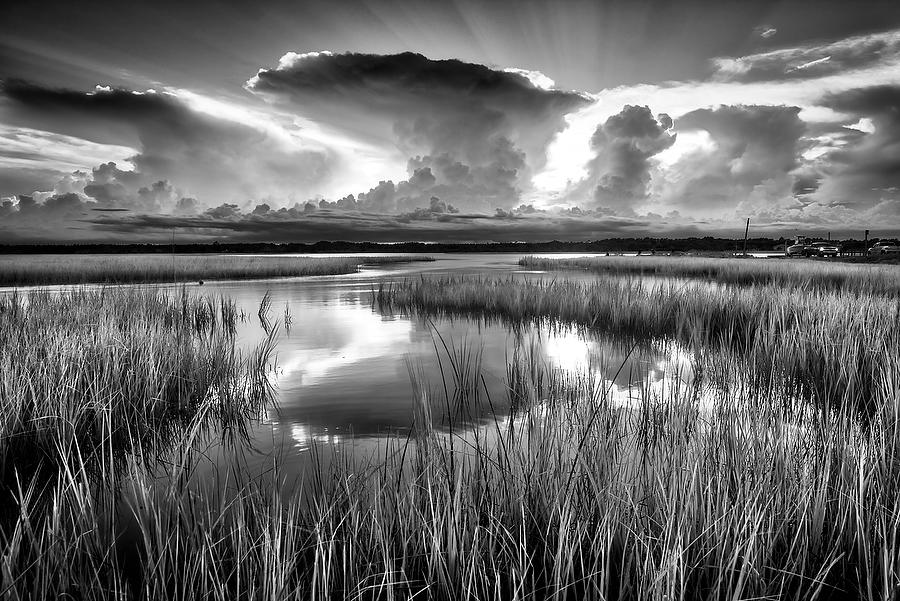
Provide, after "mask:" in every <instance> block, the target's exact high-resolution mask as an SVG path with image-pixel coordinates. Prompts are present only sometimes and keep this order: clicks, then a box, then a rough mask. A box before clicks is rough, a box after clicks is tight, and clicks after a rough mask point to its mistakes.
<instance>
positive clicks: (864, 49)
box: [713, 31, 900, 82]
mask: <svg viewBox="0 0 900 601" xmlns="http://www.w3.org/2000/svg"><path fill="white" fill-rule="evenodd" d="M760 35H761V34H760ZM898 59H900V32H897V31H890V32H885V33H875V34H869V35H863V36H856V37H850V38H845V39H842V40H838V41H836V42H830V43H823V44H813V45H808V46H800V47H794V48H783V49H779V50H772V51H769V52H762V53H759V54H751V55H748V56H742V57H740V58H717V59H715V60H714V61H713V66H714V69H715V73H714V78H715V79H717V80H719V81H734V82H753V81H777V80H783V79H808V78H816V77H821V76H823V75H830V74H834V73H841V72H845V71H849V70H853V69H861V68H866V67H871V66H873V65H876V64H879V63H882V64H884V63H887V64H891V63H893V64H896V63H897V60H898Z"/></svg>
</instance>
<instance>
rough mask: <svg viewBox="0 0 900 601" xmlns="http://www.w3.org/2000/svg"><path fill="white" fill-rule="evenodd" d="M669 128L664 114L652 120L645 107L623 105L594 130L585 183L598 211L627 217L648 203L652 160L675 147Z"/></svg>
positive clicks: (651, 115)
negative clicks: (591, 154) (592, 153)
mask: <svg viewBox="0 0 900 601" xmlns="http://www.w3.org/2000/svg"><path fill="white" fill-rule="evenodd" d="M672 126H673V121H672V118H671V117H670V116H669V115H667V114H664V113H663V114H660V115H658V116H657V117H654V116H653V113H651V112H650V108H649V107H647V106H636V105H626V106H625V107H624V108H623V109H622V110H621V111H620V112H619V113H617V114H615V115H613V116H611V117H609V118H608V119H607V120H606V121H605V122H604V123H603V124H601V125H599V126H598V127H597V129H596V130H595V131H594V135H593V136H592V137H591V148H593V149H594V151H595V152H596V156H595V157H594V159H593V160H591V162H590V163H589V165H588V168H587V170H588V177H587V179H586V180H585V183H584V185H586V186H589V187H590V192H591V196H592V199H593V201H594V204H595V205H596V206H597V207H599V208H601V209H603V210H605V211H609V212H612V213H620V214H621V213H624V214H628V213H632V212H633V211H634V209H635V208H636V207H637V206H638V205H640V204H642V203H643V202H644V201H646V200H647V198H648V193H649V184H650V179H651V175H650V172H651V158H652V157H653V156H655V155H657V154H659V153H660V152H662V151H664V150H665V149H667V148H669V147H670V146H672V144H674V143H675V135H673V134H671V133H670V132H669V130H670V129H671V128H672ZM582 187H584V186H582Z"/></svg>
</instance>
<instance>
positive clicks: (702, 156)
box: [662, 105, 816, 212]
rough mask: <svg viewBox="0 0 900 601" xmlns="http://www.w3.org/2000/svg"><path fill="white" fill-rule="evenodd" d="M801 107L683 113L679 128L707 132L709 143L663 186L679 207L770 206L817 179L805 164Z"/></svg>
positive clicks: (685, 160)
mask: <svg viewBox="0 0 900 601" xmlns="http://www.w3.org/2000/svg"><path fill="white" fill-rule="evenodd" d="M799 113H800V109H799V108H798V107H788V106H743V105H738V106H720V107H718V108H715V109H699V110H695V111H692V112H690V113H687V114H686V115H683V116H682V117H679V119H678V122H677V123H676V125H675V128H676V130H677V131H678V132H705V133H706V134H707V135H708V137H709V140H710V141H711V143H712V144H711V147H710V148H708V149H704V150H699V151H697V152H694V153H691V154H688V155H686V156H683V157H681V158H680V160H679V161H678V163H676V164H675V165H674V166H673V167H672V168H671V171H672V172H673V173H674V174H676V175H677V177H676V178H674V179H673V181H671V182H668V186H667V187H666V188H665V189H664V190H663V191H662V194H663V196H664V198H663V200H664V202H665V203H666V204H667V205H671V206H674V208H677V209H690V210H694V211H714V212H721V211H727V210H731V209H734V208H735V207H736V206H738V205H739V204H740V203H745V204H749V205H750V206H752V207H755V208H759V207H767V206H768V205H770V204H771V203H773V202H775V201H778V200H783V199H785V198H787V197H790V195H791V193H792V192H793V191H797V190H799V191H804V190H806V189H807V188H810V187H814V186H815V185H816V176H815V174H811V173H808V172H797V173H794V172H795V170H797V169H798V168H799V167H800V166H801V161H800V153H801V151H802V149H803V148H804V145H803V143H802V142H801V139H802V137H803V135H804V133H805V131H806V126H805V124H804V122H803V121H802V120H801V119H800V117H799Z"/></svg>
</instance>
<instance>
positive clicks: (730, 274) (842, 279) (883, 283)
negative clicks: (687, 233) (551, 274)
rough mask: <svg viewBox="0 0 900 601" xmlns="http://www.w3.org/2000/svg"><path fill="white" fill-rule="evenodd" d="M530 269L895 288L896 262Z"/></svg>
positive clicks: (633, 262)
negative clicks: (871, 263) (881, 263)
mask: <svg viewBox="0 0 900 601" xmlns="http://www.w3.org/2000/svg"><path fill="white" fill-rule="evenodd" d="M519 265H520V266H522V267H525V268H527V269H531V270H537V271H553V270H579V271H588V272H591V273H598V274H607V275H619V276H627V275H636V276H642V275H656V276H668V277H687V278H702V279H708V280H714V281H717V282H721V283H725V284H739V285H744V286H746V285H753V284H755V285H767V284H772V285H777V286H791V287H799V288H802V289H806V290H852V291H855V292H857V293H875V294H889V295H896V294H898V293H900V267H898V266H897V265H857V264H849V263H841V262H825V261H814V260H809V259H791V260H779V259H735V258H709V257H581V258H574V259H553V258H546V257H533V256H529V257H522V258H521V259H520V260H519Z"/></svg>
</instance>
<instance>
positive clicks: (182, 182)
mask: <svg viewBox="0 0 900 601" xmlns="http://www.w3.org/2000/svg"><path fill="white" fill-rule="evenodd" d="M0 107H2V111H3V112H2V114H3V117H4V120H5V121H6V122H7V123H8V124H12V125H13V126H18V127H27V128H35V129H41V130H44V131H48V132H54V133H56V134H61V135H65V136H70V137H76V138H80V139H83V140H87V141H90V142H91V143H93V144H104V145H114V146H115V147H117V148H121V147H123V146H124V147H130V148H135V149H137V154H135V155H134V156H132V157H130V159H129V160H130V161H131V163H132V164H133V166H134V168H135V171H136V172H139V173H140V174H142V177H143V178H144V179H145V180H146V182H147V185H150V186H152V184H153V183H154V182H157V181H168V182H174V183H175V185H177V186H178V187H179V188H181V189H183V190H185V191H186V192H187V193H189V194H191V195H193V196H195V197H197V198H199V199H201V200H202V201H203V202H205V203H208V204H213V203H217V202H221V201H224V200H229V201H241V202H244V201H246V200H247V199H248V198H260V197H267V196H275V195H277V196H283V195H284V194H285V191H287V190H291V189H294V190H297V191H299V192H300V193H308V192H309V190H310V188H312V187H313V186H314V185H315V184H317V183H320V182H321V181H323V180H324V179H326V178H327V177H328V175H329V168H330V165H329V158H330V157H329V154H328V153H327V152H326V151H324V150H322V149H319V148H316V149H306V148H302V147H301V146H299V145H297V144H294V143H291V142H290V141H288V140H285V139H279V138H278V137H276V136H274V135H272V133H271V132H268V131H264V130H261V129H258V128H254V127H251V126H249V125H247V124H245V123H241V122H238V121H234V120H229V119H226V118H220V117H218V116H214V115H211V114H209V113H204V112H200V111H197V110H193V109H192V108H191V107H190V106H189V105H188V104H187V103H185V102H183V101H182V100H180V99H179V98H178V97H177V96H175V95H174V94H169V93H154V92H145V93H138V92H133V91H128V90H116V89H106V88H100V89H97V90H95V91H92V92H87V93H85V92H79V91H74V90H61V89H48V88H43V87H40V86H36V85H33V84H29V83H25V82H20V81H7V82H5V83H4V84H3V85H2V88H0ZM117 183H121V184H123V186H124V182H99V183H98V185H103V184H110V185H111V187H109V188H108V189H107V190H106V191H102V190H99V189H98V190H97V193H98V194H110V193H113V191H114V188H115V189H116V190H117V191H118V192H121V193H124V192H125V190H124V187H118V188H116V184H117ZM125 187H127V186H125ZM89 195H90V194H89ZM109 200H112V199H111V198H110V199H109ZM120 200H122V201H125V200H126V199H125V198H121V199H120Z"/></svg>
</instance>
